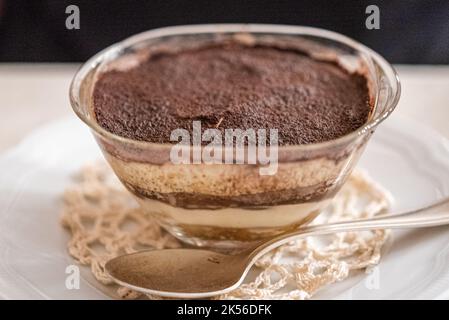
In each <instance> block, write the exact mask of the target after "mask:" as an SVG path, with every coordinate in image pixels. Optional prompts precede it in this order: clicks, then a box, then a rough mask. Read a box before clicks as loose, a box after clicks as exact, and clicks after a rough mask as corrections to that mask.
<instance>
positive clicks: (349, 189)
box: [62, 163, 392, 299]
mask: <svg viewBox="0 0 449 320" xmlns="http://www.w3.org/2000/svg"><path fill="white" fill-rule="evenodd" d="M63 197H64V209H63V214H62V224H63V226H64V227H66V228H67V229H68V230H69V231H70V233H71V238H70V241H69V243H68V250H69V253H70V255H71V256H72V257H74V258H75V259H76V260H77V261H78V262H79V263H80V264H81V265H87V266H90V270H91V272H92V274H93V275H94V277H95V278H96V279H97V280H98V281H99V282H101V283H102V284H104V285H112V284H113V281H112V280H111V279H110V278H109V277H108V276H107V275H106V273H105V270H104V265H105V263H106V262H107V261H108V260H109V259H111V258H113V257H115V256H117V255H121V254H124V253H132V252H135V251H139V250H143V249H149V248H157V249H161V248H176V247H181V246H182V244H181V243H180V242H178V241H177V240H176V239H175V238H174V237H173V236H171V235H170V234H168V233H166V232H164V231H163V230H162V229H161V228H160V227H159V226H157V225H156V223H154V221H152V220H151V218H149V217H148V216H147V215H144V214H143V213H142V211H140V210H139V208H138V206H137V204H136V202H135V201H134V199H133V196H132V195H131V194H129V193H128V191H126V190H125V189H124V187H122V186H121V184H120V183H119V182H118V180H117V179H116V178H115V176H114V175H113V173H112V171H111V170H110V169H109V168H108V167H107V166H106V165H105V164H103V163H99V164H94V165H90V166H86V167H85V168H83V169H82V170H81V171H80V173H79V174H78V176H77V177H76V179H75V182H74V184H73V185H72V186H70V187H69V188H68V189H67V190H66V191H65V193H64V196H63ZM391 199H392V198H391V196H390V195H389V193H388V192H387V191H386V190H384V189H383V188H382V187H380V186H378V185H377V184H376V183H375V182H373V181H372V180H371V179H370V178H369V177H368V176H367V174H366V173H363V172H361V171H355V172H354V173H353V174H352V175H351V177H350V178H349V179H348V182H347V183H346V184H345V185H344V186H343V188H342V190H341V191H340V192H339V193H338V194H337V195H336V197H335V199H334V200H333V201H332V204H331V205H330V207H329V208H328V210H326V212H324V213H322V214H321V215H320V216H319V217H318V218H317V219H316V220H315V221H314V222H313V223H324V222H334V221H340V220H347V219H355V218H369V217H372V216H374V215H377V214H382V213H386V212H387V211H388V209H389V207H390V205H391V203H392V200H391ZM387 238H388V232H387V231H386V230H374V231H367V232H346V233H339V234H335V235H331V236H325V237H309V238H306V239H301V240H298V241H294V242H291V243H289V244H286V245H283V246H281V247H279V248H277V249H275V250H273V251H272V252H269V253H267V254H266V255H265V256H263V257H262V258H261V259H260V260H259V261H257V263H256V265H255V267H254V271H255V273H256V276H255V278H254V280H252V281H251V282H246V283H244V284H242V285H241V286H240V287H239V288H237V289H236V290H234V291H232V292H230V293H228V294H226V295H223V296H219V297H217V298H218V299H309V298H311V297H312V296H313V295H314V293H316V292H317V291H318V290H320V289H323V288H324V287H326V286H328V285H330V284H332V283H334V282H337V281H341V280H343V279H345V278H347V277H348V276H349V275H350V272H351V271H353V270H357V269H359V270H365V271H367V272H369V270H370V268H371V267H372V266H374V265H376V264H377V263H379V260H380V257H381V248H382V246H383V244H384V243H385V242H386V240H387ZM117 293H118V295H119V296H120V297H122V298H127V299H134V298H138V297H140V296H141V294H140V293H138V292H134V291H131V290H128V289H126V288H123V287H118V289H117ZM150 298H153V299H154V298H157V297H150Z"/></svg>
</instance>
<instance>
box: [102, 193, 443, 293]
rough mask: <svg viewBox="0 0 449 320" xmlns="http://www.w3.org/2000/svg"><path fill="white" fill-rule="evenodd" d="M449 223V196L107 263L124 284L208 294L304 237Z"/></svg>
mask: <svg viewBox="0 0 449 320" xmlns="http://www.w3.org/2000/svg"><path fill="white" fill-rule="evenodd" d="M445 224H449V198H446V199H445V200H443V201H441V202H439V203H436V204H434V205H431V206H429V207H426V208H422V209H419V210H416V211H412V212H407V213H402V214H397V215H387V216H379V217H375V218H372V219H363V220H353V221H345V222H338V223H332V224H323V225H316V226H308V227H304V228H300V229H298V230H295V231H293V232H289V233H286V234H281V235H279V236H277V237H275V238H272V239H268V240H265V241H263V242H260V243H258V244H257V246H255V247H253V248H250V249H248V250H245V251H244V252H242V253H239V254H237V255H226V254H221V253H217V252H214V251H209V250H202V249H187V248H185V249H162V250H148V251H141V252H137V253H133V254H128V255H123V256H119V257H117V258H114V259H112V260H110V261H109V262H108V263H106V271H107V273H108V274H109V275H110V276H111V277H112V278H113V279H114V281H115V282H117V283H118V284H120V285H122V286H125V287H128V288H130V289H133V290H136V291H140V292H142V293H147V294H153V295H158V296H163V297H174V298H205V297H211V296H216V295H220V294H224V293H227V292H230V291H232V290H233V289H235V288H237V287H238V286H239V285H240V284H241V283H242V281H243V280H244V279H245V276H246V274H247V273H248V271H249V270H250V268H251V266H252V265H253V264H254V263H255V262H256V260H257V259H258V258H259V257H261V256H262V255H263V254H265V253H267V252H268V251H270V250H272V249H274V248H276V247H278V246H280V245H282V244H284V243H287V242H290V241H292V240H295V239H298V238H303V237H308V236H317V235H325V234H331V233H337V232H347V231H362V230H370V229H384V228H386V229H397V228H419V227H432V226H439V225H445Z"/></svg>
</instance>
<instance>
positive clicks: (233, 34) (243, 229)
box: [70, 24, 400, 248]
mask: <svg viewBox="0 0 449 320" xmlns="http://www.w3.org/2000/svg"><path fill="white" fill-rule="evenodd" d="M226 38H233V39H239V41H243V42H244V41H256V42H270V41H273V40H275V41H276V42H277V43H283V44H284V45H285V46H294V47H300V48H301V50H306V51H307V52H308V54H309V55H311V56H313V57H314V58H316V59H321V60H332V61H336V62H338V64H339V65H341V66H343V67H344V68H346V69H348V70H349V71H351V72H361V73H363V74H364V75H365V76H366V78H367V82H368V87H369V91H370V97H371V99H372V104H373V106H374V108H373V110H372V112H371V114H370V117H369V119H368V121H367V122H366V123H365V124H364V125H363V126H362V127H360V128H359V129H358V130H356V131H353V132H351V133H349V134H347V135H345V136H342V137H339V138H337V139H334V140H330V141H326V142H320V143H314V144H306V145H293V146H279V147H276V150H275V151H276V152H277V167H276V171H275V173H274V174H261V171H260V168H261V166H262V165H261V164H260V163H258V164H237V163H234V164H224V163H215V164H206V163H198V164H182V163H181V164H178V163H174V162H173V161H171V158H170V152H171V150H172V148H173V145H172V144H168V143H167V144H159V143H151V142H143V141H137V140H132V139H128V138H125V137H122V136H119V135H115V134H113V133H111V132H109V131H107V130H105V129H104V128H102V127H101V126H100V125H99V124H98V123H97V122H96V120H95V114H94V112H93V107H92V103H91V97H92V90H93V88H94V85H95V80H96V78H97V76H98V74H99V73H101V72H102V71H103V70H106V69H108V68H110V67H111V66H119V65H123V64H121V63H120V62H124V61H128V62H130V61H131V62H132V61H136V59H138V58H139V53H141V52H144V51H145V50H146V49H154V48H158V47H161V48H163V47H164V46H167V45H168V44H169V45H171V46H173V45H175V46H180V47H182V46H183V45H186V44H189V45H191V44H192V43H195V44H201V43H203V42H210V41H215V40H217V39H218V40H220V41H221V40H222V39H226ZM133 59H134V60H133ZM125 65H126V64H125ZM399 96H400V83H399V79H398V76H397V74H396V72H395V71H394V69H393V68H392V66H391V65H390V64H389V63H388V62H386V61H385V60H384V59H383V58H382V57H381V56H379V55H378V54H377V53H375V52H374V51H372V50H371V49H369V48H367V47H365V46H364V45H362V44H360V43H358V42H356V41H354V40H352V39H349V38H347V37H345V36H343V35H340V34H337V33H334V32H331V31H326V30H322V29H316V28H310V27H300V26H282V25H257V24H250V25H248V24H224V25H195V26H178V27H168V28H162V29H156V30H151V31H147V32H144V33H141V34H138V35H135V36H132V37H130V38H128V39H126V40H124V41H121V42H119V43H117V44H114V45H112V46H111V47H109V48H106V49H105V50H103V51H101V52H100V53H98V54H97V55H95V56H94V57H92V58H91V59H90V60H88V61H87V62H86V63H85V64H84V65H83V66H82V67H81V68H80V70H79V71H78V72H77V74H76V75H75V77H74V79H73V81H72V84H71V88H70V101H71V104H72V107H73V110H74V111H75V113H76V114H77V115H78V116H79V117H80V118H81V120H82V121H84V122H85V123H86V124H87V125H88V126H89V127H90V128H91V130H92V132H93V134H94V136H95V138H96V141H97V142H98V144H99V146H100V148H101V150H102V152H103V154H104V156H105V158H106V159H107V161H108V163H109V164H110V166H111V167H112V169H113V170H114V172H115V174H116V175H117V177H118V178H119V179H120V181H121V182H122V183H123V184H124V186H125V187H126V188H127V189H128V190H129V191H131V193H133V194H134V195H135V196H136V199H137V201H138V202H139V204H140V205H141V207H142V209H143V210H144V211H145V212H147V213H148V214H149V215H151V216H152V217H153V218H155V219H156V221H157V222H158V223H159V224H160V225H161V226H162V227H163V228H164V229H165V230H166V231H168V232H170V233H171V234H173V235H174V236H175V237H177V238H178V239H180V240H182V241H184V242H186V243H189V244H192V245H196V246H206V247H216V248H243V247H246V246H248V245H250V244H251V243H252V242H254V241H259V240H261V239H263V238H266V237H272V236H274V235H277V234H279V233H282V232H287V231H289V230H292V229H295V228H298V227H299V226H302V225H304V224H307V223H308V222H310V221H312V220H313V219H314V218H315V217H316V216H317V215H318V214H319V213H320V212H321V211H322V210H323V209H324V208H325V207H326V206H327V205H328V204H329V202H330V201H331V200H332V198H333V196H334V195H335V194H336V193H337V192H338V191H339V189H340V188H341V186H342V185H343V184H344V182H345V181H346V179H347V177H348V176H349V174H350V173H351V171H352V169H353V168H354V166H355V165H356V163H357V161H358V159H359V157H360V155H361V153H362V152H363V150H364V147H365V146H366V143H367V142H368V140H369V138H370V137H371V135H372V134H373V132H374V130H375V129H376V127H377V126H378V125H379V124H380V123H381V122H382V121H383V120H384V119H386V118H387V117H388V116H389V115H390V114H391V112H392V111H393V110H394V108H395V106H396V104H397V103H398V100H399ZM197 148H202V147H201V146H200V147H197ZM192 152H195V151H194V150H193V151H192ZM200 152H201V150H200ZM270 152H271V150H270Z"/></svg>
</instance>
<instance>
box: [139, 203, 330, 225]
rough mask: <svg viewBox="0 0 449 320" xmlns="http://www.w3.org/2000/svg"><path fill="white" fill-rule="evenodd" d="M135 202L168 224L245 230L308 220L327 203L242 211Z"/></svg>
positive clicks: (243, 209)
mask: <svg viewBox="0 0 449 320" xmlns="http://www.w3.org/2000/svg"><path fill="white" fill-rule="evenodd" d="M139 203H140V205H141V206H142V208H143V209H144V210H146V211H147V212H148V213H149V214H151V215H153V216H156V217H157V218H160V219H162V220H163V221H164V223H168V224H170V223H174V224H182V225H195V226H208V227H217V228H238V229H248V228H273V227H285V226H290V225H294V224H300V223H302V222H305V221H309V220H310V218H311V216H313V215H314V214H317V213H318V212H319V211H321V210H322V209H324V208H325V207H326V206H327V205H328V204H329V203H330V200H329V199H327V200H323V201H317V202H307V203H300V204H294V205H278V206H271V207H267V208H264V209H258V210H249V209H245V208H224V209H217V210H201V209H184V208H177V207H172V206H170V205H168V204H166V203H163V202H160V201H157V200H153V199H139ZM312 218H313V217H312Z"/></svg>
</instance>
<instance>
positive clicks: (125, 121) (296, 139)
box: [93, 43, 371, 145]
mask: <svg viewBox="0 0 449 320" xmlns="http://www.w3.org/2000/svg"><path fill="white" fill-rule="evenodd" d="M369 101H370V99H369V93H368V88H367V80H366V78H365V77H364V76H362V75H359V74H351V73H349V72H347V71H346V70H344V69H343V68H341V67H339V66H338V65H337V64H336V63H332V62H325V61H317V60H315V59H313V58H311V57H309V56H308V55H306V54H303V53H301V52H298V51H294V50H286V49H279V48H275V47H268V46H261V45H258V46H257V45H256V46H245V45H242V44H238V43H222V44H215V45H209V46H203V47H199V48H193V49H188V50H184V51H180V52H172V53H169V52H167V53H161V54H158V55H153V56H150V57H149V58H148V59H146V60H145V61H143V62H141V63H140V64H139V65H138V66H137V67H134V68H131V69H129V70H125V71H119V70H109V71H106V72H104V73H102V74H101V75H100V76H99V78H98V80H97V82H96V84H95V87H94V91H93V107H94V112H95V116H96V119H97V121H98V123H99V124H100V125H101V126H102V127H103V128H105V129H107V130H108V131H110V132H112V133H115V134H117V135H120V136H123V137H127V138H131V139H136V140H140V141H151V142H159V143H167V142H170V134H171V132H172V131H173V130H174V129H178V128H183V129H187V130H189V131H190V132H191V131H192V122H193V121H194V120H200V121H201V125H202V130H203V131H204V130H205V129H208V128H218V129H219V130H221V131H222V132H223V133H224V130H225V129H235V128H239V129H243V130H246V129H254V130H257V129H267V130H269V129H278V136H279V144H280V145H295V144H309V143H316V142H322V141H327V140H331V139H335V138H338V137H340V136H343V135H345V134H348V133H350V132H352V131H354V130H356V129H357V128H359V127H361V126H362V125H363V124H364V123H365V122H366V121H367V119H368V117H369V114H370V112H371V105H370V102H369ZM223 136H224V135H223ZM172 143H173V142H172ZM205 143H206V144H207V142H205Z"/></svg>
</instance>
